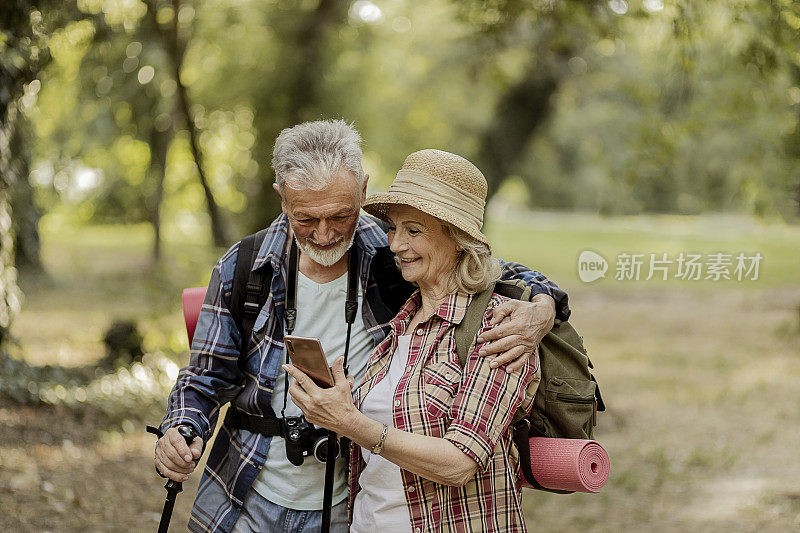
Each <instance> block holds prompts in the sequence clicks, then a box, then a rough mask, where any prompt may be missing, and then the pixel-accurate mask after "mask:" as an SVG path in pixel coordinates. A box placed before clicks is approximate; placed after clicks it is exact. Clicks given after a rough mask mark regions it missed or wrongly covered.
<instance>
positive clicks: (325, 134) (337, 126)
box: [272, 120, 364, 192]
mask: <svg viewBox="0 0 800 533" xmlns="http://www.w3.org/2000/svg"><path fill="white" fill-rule="evenodd" d="M361 158H362V153H361V135H359V133H358V132H357V131H356V129H355V128H354V127H353V125H352V124H348V123H347V122H345V121H344V120H318V121H315V122H303V123H302V124H298V125H297V126H294V127H291V128H286V129H285V130H283V131H281V133H280V135H278V138H277V139H275V148H274V150H273V151H272V168H273V169H274V170H275V183H276V185H277V186H278V191H279V192H282V191H283V187H284V185H287V186H289V187H291V188H293V189H301V190H307V189H310V190H315V191H318V190H321V189H324V188H325V187H327V186H328V185H330V184H331V182H332V178H333V177H334V176H335V175H336V174H337V173H338V172H340V171H342V170H346V171H349V172H351V173H352V174H353V175H354V176H355V177H356V181H357V182H358V187H359V189H360V188H361V187H362V186H363V184H364V170H363V169H362V168H361Z"/></svg>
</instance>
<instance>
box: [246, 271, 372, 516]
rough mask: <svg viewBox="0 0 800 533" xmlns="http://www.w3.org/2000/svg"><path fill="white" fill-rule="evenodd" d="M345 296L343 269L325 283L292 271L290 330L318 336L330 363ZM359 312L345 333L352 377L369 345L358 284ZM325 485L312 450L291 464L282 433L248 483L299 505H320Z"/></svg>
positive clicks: (339, 478)
mask: <svg viewBox="0 0 800 533" xmlns="http://www.w3.org/2000/svg"><path fill="white" fill-rule="evenodd" d="M346 297H347V273H345V274H344V275H342V276H341V277H339V278H337V279H335V280H333V281H330V282H328V283H316V282H315V281H312V280H311V279H309V278H307V277H306V276H304V275H303V274H302V273H299V272H298V276H297V321H296V323H295V328H294V332H293V334H294V335H298V336H301V337H315V338H317V339H319V340H320V343H321V344H322V349H323V351H324V352H325V358H326V359H327V360H328V364H329V365H332V364H333V362H334V361H335V360H336V358H337V357H340V356H342V355H344V345H345V339H346V337H347V323H346V322H345V320H344V302H345V299H346ZM358 303H359V305H358V314H357V315H356V320H355V322H354V323H353V327H352V330H351V333H350V353H349V354H348V356H347V366H348V367H349V370H350V374H352V375H353V377H354V378H355V380H356V382H358V381H360V379H361V376H363V375H364V369H365V368H366V366H367V360H368V359H369V354H370V352H371V351H372V348H373V339H372V335H370V334H369V333H368V332H367V330H366V329H365V328H364V320H363V318H362V315H361V305H362V303H363V295H362V291H361V290H360V288H359V290H358ZM285 374H286V372H285V371H284V370H283V368H279V369H278V377H277V379H276V380H275V390H274V391H273V392H272V409H273V410H274V411H275V414H276V415H277V416H278V417H280V416H281V409H282V408H283V391H284V375H285ZM302 414H303V412H302V411H301V410H300V408H299V407H297V406H296V405H295V404H294V402H292V397H291V395H287V400H286V416H299V415H302ZM344 466H345V461H344V459H342V458H339V459H338V460H337V461H336V474H335V477H334V485H333V505H336V504H337V503H339V502H341V501H342V500H344V499H345V498H346V497H347V480H346V478H345V476H344ZM324 486H325V464H324V463H320V462H319V461H317V460H316V459H315V458H314V457H313V456H311V457H306V458H305V459H304V461H303V464H302V465H301V466H295V465H293V464H292V463H290V462H289V460H288V459H287V458H286V444H285V441H284V440H283V439H282V438H281V437H273V438H272V441H271V443H270V446H269V452H268V453H267V459H266V461H265V462H264V466H263V467H262V468H261V472H260V473H259V475H258V477H256V479H255V481H254V482H253V489H254V490H255V491H256V492H258V493H259V494H260V495H262V496H263V497H264V498H266V499H267V500H269V501H271V502H272V503H275V504H277V505H281V506H283V507H287V508H289V509H296V510H301V511H307V510H319V509H322V498H323V488H324Z"/></svg>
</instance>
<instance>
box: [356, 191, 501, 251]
mask: <svg viewBox="0 0 800 533" xmlns="http://www.w3.org/2000/svg"><path fill="white" fill-rule="evenodd" d="M393 205H407V206H410V207H413V208H415V209H419V210H420V211H422V212H423V213H427V214H429V215H430V216H432V217H434V218H437V219H439V220H441V221H442V222H447V223H448V224H450V225H451V226H454V227H456V228H458V229H460V230H461V231H463V232H464V233H466V234H467V235H469V236H470V237H472V238H473V239H475V240H477V241H478V242H481V243H483V244H485V245H486V246H489V247H490V249H491V245H490V244H489V239H487V238H486V235H484V234H483V233H482V232H481V231H480V230H479V229H478V228H477V227H475V225H474V224H469V223H467V222H466V221H465V220H464V219H462V218H460V217H457V216H454V215H453V214H452V212H449V211H445V210H444V209H442V208H441V206H440V205H438V204H436V203H435V202H431V201H428V200H425V199H424V198H420V197H418V196H411V195H407V194H402V193H392V192H388V193H375V194H370V195H369V197H367V201H366V202H365V203H364V211H366V212H367V213H369V214H370V215H374V216H376V217H378V218H380V219H381V220H385V221H386V222H389V215H388V213H389V208H390V207H391V206H393Z"/></svg>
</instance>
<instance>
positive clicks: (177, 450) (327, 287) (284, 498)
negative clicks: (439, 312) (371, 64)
mask: <svg viewBox="0 0 800 533" xmlns="http://www.w3.org/2000/svg"><path fill="white" fill-rule="evenodd" d="M360 143H361V137H360V136H359V134H358V132H356V131H355V129H354V128H353V127H352V126H350V125H348V124H346V123H345V122H343V121H317V122H307V123H303V124H300V125H297V126H295V127H293V128H289V129H286V130H283V131H282V132H281V134H280V135H279V136H278V138H277V140H276V141H275V149H274V152H273V159H272V166H273V168H274V169H275V182H276V183H275V185H274V188H275V190H276V191H277V193H278V194H279V195H280V198H281V207H282V211H283V214H282V215H280V216H279V217H278V218H277V219H276V220H275V221H274V222H273V223H272V224H271V225H270V226H269V228H267V231H266V236H265V238H264V241H263V244H262V245H261V247H260V249H259V250H258V253H257V254H256V256H255V261H254V263H253V266H252V272H254V273H258V272H261V273H262V274H263V275H265V276H266V284H267V286H268V288H269V289H268V290H269V294H268V295H267V296H266V299H265V303H264V305H263V307H261V309H260V310H259V313H258V316H257V318H256V319H255V323H254V326H253V329H252V335H251V336H250V338H249V339H247V338H242V334H241V332H240V331H239V329H238V327H237V324H236V321H235V320H234V319H233V318H232V313H231V311H232V304H231V292H232V283H233V277H234V270H235V266H236V261H237V254H238V252H239V246H240V244H241V243H237V244H236V245H234V246H233V247H232V248H231V249H230V250H228V252H227V253H226V254H225V255H224V256H223V257H222V258H221V259H220V260H219V261H218V262H217V264H216V266H215V267H214V270H213V272H212V275H211V281H210V283H209V286H208V292H207V294H206V300H205V302H204V305H203V309H202V311H201V313H200V317H199V320H198V325H197V329H196V331H195V336H194V340H193V342H192V355H191V361H190V364H189V366H187V367H185V368H183V369H182V370H181V372H180V374H179V375H178V379H177V383H176V384H175V387H174V388H173V390H172V392H171V394H170V396H169V400H168V405H167V414H166V416H165V417H164V420H163V421H162V423H161V429H162V430H163V431H164V436H163V437H162V438H161V439H159V441H158V445H157V447H156V457H155V463H156V468H157V469H158V470H159V471H160V472H161V473H162V474H163V475H165V476H167V477H169V478H171V479H174V480H176V481H185V480H186V479H187V478H188V474H189V473H191V472H192V470H193V469H194V465H195V462H196V461H197V460H198V459H199V458H200V456H201V454H202V450H203V447H204V443H205V442H207V441H208V440H209V439H210V438H211V436H212V433H213V431H214V427H215V426H216V422H217V417H218V415H219V410H220V408H221V407H222V406H223V405H224V404H225V403H227V402H231V407H230V408H229V413H228V416H227V417H226V419H225V421H224V423H223V424H222V426H221V428H220V431H219V434H218V436H217V438H216V440H215V441H214V444H213V447H212V450H211V453H210V455H209V458H208V461H207V463H206V467H205V472H204V473H203V477H202V480H201V482H200V487H199V489H198V492H197V496H196V498H195V502H194V508H193V510H192V516H191V519H190V522H189V529H190V530H192V531H203V532H207V531H214V532H226V533H227V532H228V531H234V532H238V531H293V532H294V531H318V530H319V528H320V525H321V520H322V511H321V510H322V507H323V505H322V502H323V491H322V487H323V482H324V473H325V464H324V463H321V462H319V461H317V460H316V459H314V458H313V457H306V458H305V459H304V460H303V461H302V464H301V465H300V466H295V464H296V454H295V456H294V457H295V463H294V464H293V462H292V461H290V458H291V457H287V446H286V441H285V440H284V438H282V437H281V435H280V432H278V431H272V430H270V429H269V428H267V426H269V424H265V423H262V422H263V421H265V420H269V421H271V422H275V421H276V420H277V421H278V424H280V422H279V421H280V420H281V419H283V417H286V419H290V417H295V416H300V415H301V414H302V413H301V412H300V410H299V408H297V407H296V406H295V405H294V404H293V403H292V401H291V398H287V396H286V394H285V392H286V381H285V380H286V377H285V372H284V370H283V369H282V368H281V363H282V362H283V361H284V353H283V349H284V346H283V337H284V333H285V331H286V329H287V326H289V328H288V329H290V330H292V331H293V333H294V334H295V335H300V336H303V337H316V338H318V339H320V341H321V343H322V346H323V347H324V350H325V354H326V356H327V358H328V359H329V363H330V362H332V361H333V360H334V359H335V358H336V357H338V356H339V355H341V354H343V353H344V352H345V347H346V346H348V347H349V349H348V353H349V357H348V362H349V370H350V373H351V374H352V375H353V376H354V378H355V379H356V380H358V379H360V378H361V375H362V374H363V372H364V368H365V366H366V363H367V359H368V357H369V354H370V352H371V350H372V348H373V347H374V346H376V345H377V344H378V343H379V342H380V341H381V340H383V338H384V337H385V336H386V334H387V331H388V323H389V321H390V319H391V318H392V317H393V316H394V314H395V313H396V311H397V310H398V307H399V306H400V305H401V304H402V303H404V301H405V298H404V297H407V296H408V295H409V294H410V291H409V290H408V289H409V288H408V287H404V286H402V278H399V279H400V283H401V284H400V285H398V284H397V279H398V276H397V273H396V272H394V275H392V272H391V270H390V269H389V268H387V266H386V264H387V262H386V261H385V260H378V259H376V258H378V257H386V254H387V253H388V252H387V248H388V242H387V238H386V233H385V231H384V230H383V229H382V228H381V226H380V225H379V224H378V222H377V221H376V220H375V219H372V218H370V217H367V216H364V215H361V214H360V208H361V206H362V205H363V202H364V200H365V197H366V187H367V180H368V178H369V177H368V176H367V175H365V174H364V171H363V170H362V168H361V158H362V154H361V148H360ZM292 242H294V243H296V247H295V246H292ZM348 250H350V253H349V254H348ZM291 257H295V258H296V271H297V273H296V274H295V275H294V276H292V275H291V274H289V277H288V278H287V272H289V271H292V270H293V269H294V266H293V265H294V264H295V263H294V262H293V261H292V260H291ZM350 265H358V266H357V268H353V270H354V271H355V272H357V274H358V275H357V276H353V278H351V280H352V279H355V280H356V282H355V283H356V285H357V290H356V291H354V292H350V291H348V290H347V288H348V286H349V285H350V284H349V283H348V275H347V274H348V269H349V266H350ZM390 266H391V263H390ZM503 270H504V271H503V278H504V279H510V278H518V279H521V280H524V281H525V282H526V283H528V284H530V285H531V287H532V292H533V293H534V294H535V296H534V297H533V298H532V300H531V302H519V301H515V302H508V303H507V304H506V305H504V306H503V307H501V308H498V309H497V310H496V313H495V315H496V316H495V317H494V321H495V323H499V325H498V326H497V327H495V328H494V329H492V330H490V331H489V333H488V338H487V339H486V340H489V341H492V342H491V343H490V344H489V349H488V350H487V352H486V355H489V356H496V358H495V360H494V361H493V364H498V365H501V364H508V370H509V371H513V370H514V369H515V368H516V366H521V363H519V362H520V361H523V362H524V359H523V358H526V357H529V356H530V355H531V354H532V353H533V352H534V350H535V348H536V345H537V344H538V342H539V341H540V340H541V339H542V337H543V336H544V335H545V334H546V333H547V331H549V329H550V327H552V324H553V319H554V318H555V317H558V318H559V319H562V320H566V319H567V318H568V317H569V308H568V305H567V295H566V293H564V292H563V291H562V290H561V289H559V288H558V287H557V286H556V285H555V284H553V283H552V282H550V281H549V280H548V279H547V278H546V277H544V276H543V275H542V274H540V273H538V272H535V271H531V270H529V269H527V268H525V267H523V266H522V265H519V264H515V263H505V264H504V267H503ZM251 275H252V274H251ZM287 279H289V280H291V281H290V282H288V283H287ZM389 285H391V287H390V289H391V290H387V287H389ZM287 292H288V293H289V295H290V296H289V298H288V300H289V302H290V303H291V302H292V301H293V302H294V306H291V305H290V307H293V308H294V309H296V313H291V312H290V313H287V305H286V303H287ZM348 293H349V294H350V295H351V297H352V295H353V294H354V293H357V296H356V297H357V300H358V305H357V310H356V316H355V320H354V321H353V323H352V326H351V328H348V325H347V324H346V322H345V320H344V313H343V312H342V310H343V309H344V308H345V301H346V299H347V295H348ZM294 315H296V318H293V316H294ZM287 319H288V321H287ZM501 322H502V323H501ZM242 343H244V348H245V349H244V350H242V347H243V346H242ZM240 354H246V355H245V356H244V357H242V356H241V355H240ZM498 354H499V355H498ZM515 362H517V365H515ZM232 413H233V416H232ZM180 425H190V426H192V427H193V428H194V429H195V430H196V431H197V433H198V435H200V437H198V438H196V439H195V440H194V442H192V444H191V446H187V445H186V443H185V442H184V440H183V437H181V436H180V434H179V433H178V431H177V428H178V426H180ZM273 426H274V424H273ZM273 426H270V427H273ZM283 427H284V428H285V427H286V426H285V422H284V426H283ZM265 428H267V429H265ZM293 449H294V448H293ZM290 455H291V454H290ZM332 502H333V508H332V511H331V531H337V532H338V531H342V532H344V531H347V508H346V506H347V486H346V479H345V475H344V461H342V460H338V461H337V464H336V471H335V477H334V488H333V497H332Z"/></svg>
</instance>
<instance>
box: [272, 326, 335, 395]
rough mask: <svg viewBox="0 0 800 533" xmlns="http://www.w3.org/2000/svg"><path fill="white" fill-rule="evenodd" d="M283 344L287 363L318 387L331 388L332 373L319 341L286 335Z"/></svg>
mask: <svg viewBox="0 0 800 533" xmlns="http://www.w3.org/2000/svg"><path fill="white" fill-rule="evenodd" d="M283 342H284V343H285V344H286V350H287V351H288V352H289V362H291V363H292V364H293V365H294V366H296V367H297V368H299V369H300V370H302V371H303V372H305V373H306V375H307V376H308V377H310V378H311V379H313V380H314V383H316V384H317V385H318V386H319V387H322V388H324V389H327V388H328V387H333V373H331V367H329V366H328V360H327V359H325V352H323V351H322V344H320V342H319V339H312V338H309V337H295V336H294V335H286V336H285V337H284V338H283Z"/></svg>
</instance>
